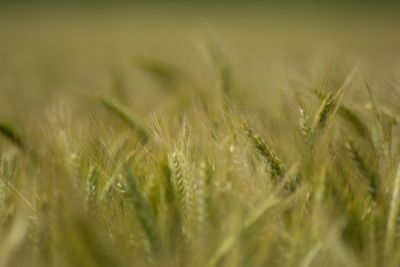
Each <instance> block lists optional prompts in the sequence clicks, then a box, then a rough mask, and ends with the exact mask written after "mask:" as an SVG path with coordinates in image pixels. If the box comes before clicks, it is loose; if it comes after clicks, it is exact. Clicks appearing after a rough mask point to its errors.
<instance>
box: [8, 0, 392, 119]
mask: <svg viewBox="0 0 400 267" xmlns="http://www.w3.org/2000/svg"><path fill="white" fill-rule="evenodd" d="M398 7H399V6H398V4H397V3H395V2H394V1H393V2H392V1H384V0H382V1H375V2H374V1H357V0H352V1H351V0H350V1H335V2H334V3H333V2H322V1H311V0H310V1H290V0H283V1H277V0H274V1H257V0H249V1H228V0H227V1H211V0H209V1H207V0H205V1H183V0H182V1H161V0H160V1H151V2H150V1H134V2H131V1H122V0H121V1H94V0H93V1H91V0H86V1H78V0H76V1H46V0H42V1H28V0H26V1H21V0H20V1H2V2H1V4H0V40H1V41H0V106H1V111H2V113H1V114H2V115H1V116H2V117H3V118H2V119H3V120H6V121H20V119H21V118H20V117H23V118H25V119H26V118H27V116H28V117H29V116H32V114H35V116H37V115H38V114H41V113H43V112H44V110H47V109H48V108H49V106H51V105H53V104H54V103H57V102H59V101H65V100H66V99H68V98H74V97H76V98H78V97H79V98H80V97H81V96H82V95H85V94H103V93H104V94H114V93H115V92H114V91H115V90H116V89H115V88H116V87H124V88H125V89H127V90H125V91H127V92H128V93H125V94H127V95H125V96H122V97H121V98H126V99H129V101H127V102H129V103H133V105H134V106H135V108H136V109H137V110H138V111H139V112H142V113H147V112H148V111H150V107H149V105H148V103H149V101H150V102H154V104H155V105H153V106H152V108H154V106H157V104H158V103H159V102H157V101H161V100H159V99H158V98H162V97H163V95H162V94H160V92H159V91H157V88H156V86H155V85H154V84H151V82H150V81H148V80H146V77H143V75H142V76H141V74H140V73H139V72H137V71H136V70H135V64H136V63H137V62H138V61H140V60H143V59H146V60H149V59H150V60H155V61H157V62H162V63H163V64H168V65H170V66H173V67H175V68H177V69H179V70H184V71H185V73H187V74H188V75H189V76H190V79H191V80H193V81H195V82H196V84H197V86H198V87H201V88H210V87H211V85H212V84H213V81H214V79H213V78H215V77H213V75H212V72H211V71H210V68H209V61H208V60H207V57H206V56H205V53H204V51H205V47H207V45H208V43H210V42H212V43H215V44H216V45H217V46H218V47H219V49H220V50H221V51H222V53H223V54H224V55H225V57H226V58H227V60H228V62H229V64H230V66H231V69H232V73H233V76H234V77H239V79H238V80H240V83H239V84H240V86H241V87H243V88H245V89H244V90H247V91H249V92H252V93H251V94H252V95H253V97H254V98H255V100H258V98H257V95H259V94H261V93H263V92H265V91H266V90H267V91H268V90H276V89H279V88H283V87H288V88H290V87H293V86H294V87H304V88H307V87H310V86H311V85H312V84H313V81H315V80H317V79H321V77H325V76H326V75H327V73H328V72H329V70H330V69H332V68H333V69H335V73H339V75H345V74H346V73H349V72H350V70H351V69H352V68H353V67H354V66H355V65H357V66H358V68H359V69H360V72H362V73H364V76H365V77H368V79H369V80H376V79H379V78H382V79H383V78H384V79H385V80H389V81H391V82H393V83H394V84H396V83H398V81H397V80H396V78H395V77H400V75H399V74H400V73H399V72H400V65H399V63H400V60H399V59H400V58H399V56H400V45H399V44H400V37H399V32H400V28H399V25H400V24H399V17H400V16H398V14H399V12H398V11H399V10H400V9H399V8H398ZM338 62H340V64H338ZM321 74H323V75H322V76H321ZM388 78H389V79H388ZM113 88H114V89H113ZM258 101H262V100H258ZM27 109H28V110H29V112H27ZM38 112H39V113H38ZM25 121H26V120H25Z"/></svg>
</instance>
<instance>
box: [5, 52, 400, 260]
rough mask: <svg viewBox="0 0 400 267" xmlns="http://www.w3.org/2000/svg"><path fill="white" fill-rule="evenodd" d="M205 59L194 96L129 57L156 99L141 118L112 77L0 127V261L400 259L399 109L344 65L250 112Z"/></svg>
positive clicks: (226, 74)
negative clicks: (205, 75) (206, 75)
mask: <svg viewBox="0 0 400 267" xmlns="http://www.w3.org/2000/svg"><path fill="white" fill-rule="evenodd" d="M210 51H211V52H210V53H209V54H210V61H211V62H212V66H213V68H214V69H213V72H214V74H215V77H214V79H215V80H216V82H215V86H214V87H212V88H209V89H204V88H199V86H197V85H196V83H195V81H193V80H191V79H190V75H188V74H184V73H183V72H182V71H178V70H176V69H175V68H172V67H171V66H168V65H167V64H161V63H158V62H156V61H151V60H142V61H140V62H139V64H137V66H136V67H138V68H141V69H142V71H144V72H146V73H147V74H149V77H150V78H152V79H154V81H155V83H156V84H157V86H158V87H159V88H160V94H165V96H164V98H165V99H168V101H169V102H168V103H169V105H166V106H165V107H164V108H163V109H161V111H160V110H159V111H157V112H154V113H152V114H151V115H149V116H139V114H140V111H138V110H135V107H134V106H131V105H130V103H129V101H127V99H121V98H120V97H119V95H121V92H122V93H123V91H124V90H129V89H128V88H125V87H124V86H121V84H120V83H119V82H118V81H116V82H115V83H114V87H115V88H114V89H113V90H110V93H109V94H108V95H107V96H103V95H102V96H96V97H92V96H90V97H88V98H87V99H84V100H82V102H83V103H84V104H82V106H84V108H83V107H81V108H79V109H78V110H79V111H76V112H77V114H73V116H68V115H67V114H68V112H69V111H68V105H66V104H64V105H63V106H62V109H61V111H58V110H56V111H51V112H49V113H50V115H49V119H48V121H41V122H40V123H39V124H40V125H38V126H37V128H36V129H29V130H26V131H23V130H18V131H17V130H16V129H15V126H10V125H9V124H7V123H1V124H0V133H1V141H0V213H1V216H0V267H3V266H116V267H117V266H118V267H119V266H198V267H203V266H209V267H212V266H229V267H232V266H238V267H239V266H287V267H290V266H303V267H306V266H349V267H350V266H371V267H372V266H399V265H400V246H399V245H400V243H399V241H400V240H399V238H398V237H399V230H400V228H399V227H400V225H399V219H400V217H399V215H400V214H399V205H400V197H399V194H400V192H399V190H400V157H399V156H400V153H399V152H400V143H399V140H398V134H399V133H400V132H399V129H400V125H399V119H400V118H399V116H398V115H397V114H398V112H399V111H400V109H399V108H400V106H395V105H389V104H386V103H382V101H379V99H378V98H377V97H376V95H377V94H385V92H384V91H379V88H370V86H369V85H368V84H367V83H366V82H358V83H357V81H355V77H358V78H359V76H360V73H357V69H355V70H354V71H350V72H349V73H350V74H349V75H348V76H347V77H341V78H337V77H334V78H331V79H337V80H334V81H333V82H330V83H321V84H319V86H320V87H319V88H317V89H310V90H307V89H304V90H303V89H302V90H300V89H296V88H291V89H290V90H292V91H293V92H296V93H293V94H291V97H292V99H289V100H288V99H286V100H285V105H286V106H284V109H285V110H286V112H278V111H277V112H276V113H275V114H269V113H266V112H263V111H258V110H257V108H253V107H252V103H251V101H249V99H251V98H245V97H241V96H242V95H243V94H247V95H251V94H252V91H251V89H248V90H247V91H245V92H243V91H241V90H240V86H236V84H237V80H238V79H236V77H235V75H233V74H232V73H231V72H230V71H231V70H230V68H228V63H227V60H226V59H225V58H224V57H222V56H221V55H220V53H219V52H216V51H214V50H212V49H211V50H210ZM210 68H211V67H210ZM357 75H358V76H357ZM114 76H115V75H114ZM117 76H118V75H117ZM120 78H121V77H117V78H115V79H120ZM329 78H330V77H328V79H329ZM332 84H339V86H337V87H335V86H329V85H332ZM354 87H357V88H358V89H360V90H359V91H360V92H364V93H363V96H362V97H358V98H357V99H354V98H351V95H352V93H351V91H352V90H353V88H354ZM393 90H395V89H393ZM279 92H280V91H279V90H278V91H276V94H279ZM289 95H290V94H289ZM289 95H288V94H286V95H285V97H286V98H287V97H290V96H289ZM398 100H400V98H399V99H398ZM289 103H290V104H289ZM149 105H151V101H150V100H149ZM265 105H269V106H274V105H275V106H276V107H277V108H278V106H279V105H280V104H279V103H276V102H275V103H274V102H273V101H270V100H268V97H266V98H265ZM71 110H72V108H71ZM31 132H33V136H32V137H30V136H29V134H28V133H31Z"/></svg>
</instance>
